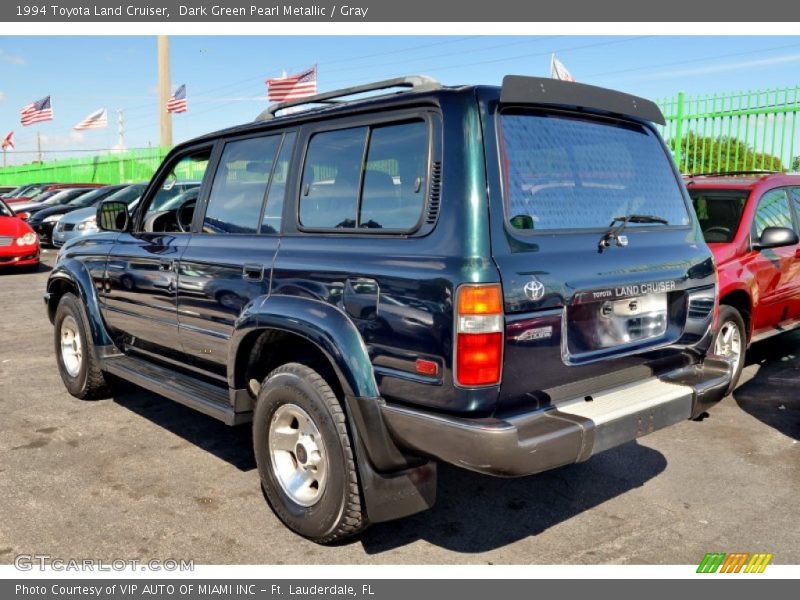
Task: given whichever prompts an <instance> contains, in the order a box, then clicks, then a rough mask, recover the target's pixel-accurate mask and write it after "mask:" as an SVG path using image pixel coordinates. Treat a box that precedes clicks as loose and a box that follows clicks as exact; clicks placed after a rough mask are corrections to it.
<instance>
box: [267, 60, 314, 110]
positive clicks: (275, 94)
mask: <svg viewBox="0 0 800 600" xmlns="http://www.w3.org/2000/svg"><path fill="white" fill-rule="evenodd" d="M265 83H266V84H267V97H268V98H269V99H270V100H272V101H274V102H284V101H286V100H298V99H300V98H306V97H307V96H313V95H314V94H316V93H317V67H316V66H313V67H311V68H310V69H309V70H308V71H303V72H302V73H298V74H297V75H287V76H284V77H274V78H272V79H267V81H266V82H265Z"/></svg>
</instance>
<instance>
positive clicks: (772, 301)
mask: <svg viewBox="0 0 800 600" xmlns="http://www.w3.org/2000/svg"><path fill="white" fill-rule="evenodd" d="M787 192H788V190H787V189H786V188H777V189H773V190H769V191H767V192H765V193H764V194H763V195H762V196H761V198H760V199H759V201H758V207H757V208H756V213H755V217H754V219H753V230H752V234H751V235H752V239H753V240H754V241H757V240H758V239H759V238H760V237H761V234H762V233H763V232H764V229H766V228H767V227H788V228H790V229H795V230H796V229H797V227H796V224H795V221H794V217H793V211H792V208H791V206H790V201H789V196H788V194H787ZM798 250H800V245H797V244H795V245H792V246H784V247H781V248H768V249H764V250H760V251H757V252H755V253H754V256H753V261H752V263H751V264H750V268H751V270H752V271H753V272H754V273H755V277H756V285H757V287H758V294H759V308H758V310H757V311H756V314H755V317H754V322H753V333H754V334H758V333H762V332H765V331H769V330H771V329H774V328H775V326H776V325H779V324H781V323H786V322H787V321H790V320H793V319H796V318H798V317H800V313H799V311H800V302H799V301H798V298H799V297H800V260H798V256H797V253H798Z"/></svg>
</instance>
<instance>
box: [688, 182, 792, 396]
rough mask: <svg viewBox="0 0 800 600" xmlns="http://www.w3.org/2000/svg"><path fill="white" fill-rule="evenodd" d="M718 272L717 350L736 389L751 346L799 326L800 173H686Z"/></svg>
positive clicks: (690, 191)
mask: <svg viewBox="0 0 800 600" xmlns="http://www.w3.org/2000/svg"><path fill="white" fill-rule="evenodd" d="M686 185H687V187H688V189H689V194H690V195H691V197H692V202H693V203H694V207H695V210H696V211H697V215H698V218H699V221H700V227H701V228H702V230H703V236H704V237H705V240H706V242H707V243H708V245H709V247H710V248H711V251H712V252H713V253H714V258H715V261H716V265H717V272H718V273H719V286H720V318H719V327H718V329H717V333H716V337H715V339H714V351H715V353H716V354H719V355H722V356H726V357H728V358H730V359H731V361H732V363H733V379H732V380H731V388H730V391H732V390H733V388H734V387H735V386H736V383H737V382H738V380H739V376H740V375H741V372H742V368H743V367H744V363H745V352H746V349H747V348H748V347H749V346H750V344H751V343H753V342H756V341H759V340H763V339H765V338H768V337H770V336H772V335H776V334H779V333H783V332H786V331H791V330H792V329H794V328H795V327H797V326H798V325H800V239H798V232H800V175H787V174H785V173H769V174H767V173H763V172H754V173H730V174H726V173H720V174H713V175H697V176H692V177H688V178H686Z"/></svg>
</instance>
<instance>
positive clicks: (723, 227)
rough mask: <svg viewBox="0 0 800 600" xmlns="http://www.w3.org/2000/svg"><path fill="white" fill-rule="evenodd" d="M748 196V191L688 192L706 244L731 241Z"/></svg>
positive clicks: (737, 227) (696, 190)
mask: <svg viewBox="0 0 800 600" xmlns="http://www.w3.org/2000/svg"><path fill="white" fill-rule="evenodd" d="M749 194H750V192H749V190H698V189H690V190H689V195H690V196H691V197H692V204H694V210H695V212H696V213H697V218H698V220H699V221H700V228H701V229H702V230H703V237H704V238H705V240H706V242H707V243H709V244H714V243H717V244H727V243H729V242H732V241H733V238H734V237H735V236H736V231H737V230H738V229H739V222H740V221H741V220H742V213H743V212H744V205H745V203H746V202H747V196H748V195H749Z"/></svg>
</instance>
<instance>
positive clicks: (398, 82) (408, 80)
mask: <svg viewBox="0 0 800 600" xmlns="http://www.w3.org/2000/svg"><path fill="white" fill-rule="evenodd" d="M440 87H442V84H441V83H439V82H438V81H436V80H435V79H433V78H431V77H427V76H426V75H408V76H406V77H395V78H393V79H384V80H383V81H376V82H374V83H366V84H363V85H354V86H352V87H347V88H341V89H338V90H331V91H330V92H323V93H322V94H315V95H314V96H308V97H306V98H302V99H300V100H290V101H288V102H276V103H275V104H271V105H270V106H269V107H268V108H267V109H266V110H264V111H263V112H262V113H261V114H260V115H258V116H257V117H256V121H268V120H270V119H274V118H275V113H277V112H278V111H279V110H283V109H285V108H290V107H292V106H303V105H305V104H328V103H331V104H333V103H335V101H336V99H337V98H345V97H347V96H353V95H355V94H363V93H365V92H375V91H378V90H388V89H391V88H412V89H414V90H416V91H424V90H435V89H438V88H440Z"/></svg>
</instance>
